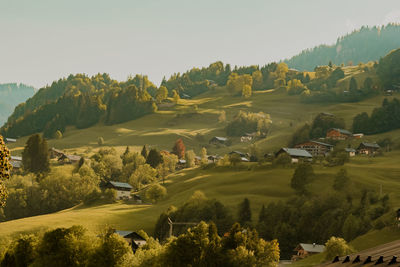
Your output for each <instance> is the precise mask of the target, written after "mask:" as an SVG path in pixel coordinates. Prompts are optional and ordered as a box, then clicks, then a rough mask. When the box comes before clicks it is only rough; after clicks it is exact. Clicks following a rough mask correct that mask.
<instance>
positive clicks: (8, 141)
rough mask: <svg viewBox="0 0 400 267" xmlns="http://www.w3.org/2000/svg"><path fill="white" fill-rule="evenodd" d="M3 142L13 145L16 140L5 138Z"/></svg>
mask: <svg viewBox="0 0 400 267" xmlns="http://www.w3.org/2000/svg"><path fill="white" fill-rule="evenodd" d="M5 140H6V142H7V143H15V142H17V139H14V138H7V137H6V138H5Z"/></svg>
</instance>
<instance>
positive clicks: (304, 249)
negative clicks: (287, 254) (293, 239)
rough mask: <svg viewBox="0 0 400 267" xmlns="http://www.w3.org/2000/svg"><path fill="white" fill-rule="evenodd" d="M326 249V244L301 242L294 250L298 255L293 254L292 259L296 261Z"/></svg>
mask: <svg viewBox="0 0 400 267" xmlns="http://www.w3.org/2000/svg"><path fill="white" fill-rule="evenodd" d="M324 249H325V246H324V245H317V244H315V243H313V244H304V243H300V244H298V245H297V247H296V248H295V249H294V250H293V251H296V252H297V253H296V255H293V257H292V260H293V261H296V260H299V259H304V258H305V257H308V256H310V255H314V254H318V253H321V252H323V251H324Z"/></svg>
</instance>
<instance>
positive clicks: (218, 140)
mask: <svg viewBox="0 0 400 267" xmlns="http://www.w3.org/2000/svg"><path fill="white" fill-rule="evenodd" d="M227 141H228V138H225V137H220V136H214V137H213V138H211V139H210V141H209V143H210V144H212V145H225V144H226V143H227Z"/></svg>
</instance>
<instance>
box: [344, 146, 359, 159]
mask: <svg viewBox="0 0 400 267" xmlns="http://www.w3.org/2000/svg"><path fill="white" fill-rule="evenodd" d="M344 151H346V152H347V153H349V156H350V157H354V156H355V155H356V152H357V151H356V150H355V149H354V148H345V149H344Z"/></svg>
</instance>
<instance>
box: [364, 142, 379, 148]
mask: <svg viewBox="0 0 400 267" xmlns="http://www.w3.org/2000/svg"><path fill="white" fill-rule="evenodd" d="M361 145H363V146H365V147H370V148H381V147H380V146H379V145H378V144H377V143H365V142H363V143H361V144H360V146H361Z"/></svg>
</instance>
